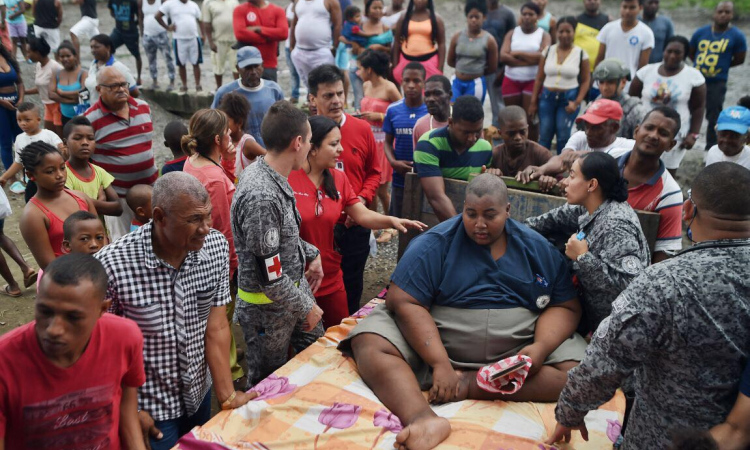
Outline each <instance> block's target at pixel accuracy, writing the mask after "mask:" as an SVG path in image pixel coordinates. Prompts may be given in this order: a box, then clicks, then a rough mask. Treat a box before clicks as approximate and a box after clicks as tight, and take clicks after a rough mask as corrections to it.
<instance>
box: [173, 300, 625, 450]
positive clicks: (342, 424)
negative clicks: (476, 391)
mask: <svg viewBox="0 0 750 450" xmlns="http://www.w3.org/2000/svg"><path fill="white" fill-rule="evenodd" d="M382 301H383V300H380V299H373V300H371V301H370V302H369V303H368V304H367V305H365V306H364V307H363V308H362V309H361V310H360V311H358V312H357V313H356V314H355V315H354V316H352V317H349V318H347V319H345V320H344V321H343V322H342V323H341V325H339V326H335V327H331V328H329V329H328V331H327V332H326V334H325V336H324V337H322V338H320V339H319V340H318V342H316V343H315V344H313V345H312V346H310V347H309V348H308V349H306V350H305V351H304V352H302V353H300V354H299V355H297V356H296V357H295V358H294V359H292V360H291V361H289V362H288V363H287V364H285V365H284V366H283V367H281V368H280V369H279V370H277V371H276V372H275V373H274V374H272V375H271V376H269V377H268V378H266V379H265V380H263V381H262V382H260V383H258V385H257V386H255V388H253V389H254V390H256V391H257V392H258V393H259V394H260V395H259V396H258V397H257V398H256V399H255V400H253V401H251V402H250V403H248V404H247V405H245V406H244V407H242V408H239V409H236V410H234V411H222V412H220V413H219V414H217V415H216V416H215V417H213V418H212V419H211V420H210V421H209V422H208V423H207V424H206V425H204V426H202V427H196V428H195V429H193V430H192V431H191V432H190V433H188V434H187V435H185V436H184V437H183V438H182V439H180V441H179V442H178V444H177V447H175V448H177V449H181V450H198V449H206V450H208V449H215V450H220V449H272V450H275V449H289V450H291V449H299V450H308V449H312V450H315V449H320V450H323V449H329V450H331V449H341V450H343V449H347V450H360V449H361V450H371V449H392V448H393V443H394V442H395V439H396V433H398V432H399V431H400V430H401V422H400V421H399V420H398V418H397V417H396V416H394V415H393V414H391V413H390V412H389V411H388V410H387V409H385V407H384V406H383V404H382V403H380V402H379V401H378V399H377V397H376V396H375V395H374V394H373V392H372V391H371V390H370V389H369V388H368V387H367V385H365V383H364V382H363V381H362V378H360V376H359V374H358V372H357V367H356V365H355V364H354V361H353V360H352V359H351V358H347V357H345V356H343V355H342V354H341V352H339V351H338V350H337V349H336V346H337V345H338V343H339V342H340V341H341V340H342V339H343V338H344V337H346V336H347V334H348V333H349V331H351V329H352V328H354V326H355V325H356V324H357V322H358V321H360V320H362V318H364V317H365V316H366V315H367V314H368V313H369V312H370V311H371V310H372V308H373V307H374V306H375V305H377V304H378V303H380V302H382ZM433 409H434V410H435V412H436V413H437V414H438V415H440V416H442V417H445V418H447V419H449V420H450V422H451V427H452V429H453V432H452V433H451V435H450V437H449V438H448V439H447V440H446V441H445V442H443V443H442V444H441V445H440V446H439V447H438V448H440V449H488V450H489V449H492V450H511V449H512V450H526V449H529V450H531V449H533V450H549V449H553V448H558V449H560V450H562V449H573V448H575V449H611V448H612V443H613V442H614V441H615V440H616V439H617V436H619V434H620V423H621V422H622V418H623V413H624V411H625V398H624V396H623V395H622V393H621V392H620V391H618V392H617V394H616V395H615V397H614V398H613V399H612V400H610V401H609V402H608V403H606V404H604V405H603V406H602V407H601V408H599V409H598V410H597V411H592V412H590V413H589V414H588V415H587V416H586V426H587V427H588V430H589V441H588V442H584V441H583V440H582V439H581V437H580V435H579V434H578V433H577V432H574V433H573V439H572V441H571V443H570V444H560V445H558V446H556V447H550V446H545V445H543V444H542V442H543V441H544V439H546V437H547V436H548V435H549V434H550V433H551V432H552V431H553V430H554V427H555V414H554V409H555V404H553V403H515V402H501V401H496V402H489V401H476V400H464V401H461V402H457V403H449V404H445V405H440V406H435V407H433Z"/></svg>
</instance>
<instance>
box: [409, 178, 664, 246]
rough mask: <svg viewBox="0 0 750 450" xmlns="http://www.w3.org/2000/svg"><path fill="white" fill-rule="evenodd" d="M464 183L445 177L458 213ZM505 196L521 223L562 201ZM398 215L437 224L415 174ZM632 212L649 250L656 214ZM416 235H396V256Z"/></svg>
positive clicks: (512, 192) (514, 193)
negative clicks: (635, 216) (644, 236)
mask: <svg viewBox="0 0 750 450" xmlns="http://www.w3.org/2000/svg"><path fill="white" fill-rule="evenodd" d="M503 178H505V177H503ZM514 181H515V180H514ZM468 184H469V183H468V182H467V181H460V180H450V179H445V193H446V195H448V198H450V200H451V201H452V202H453V206H454V207H455V208H456V211H458V212H461V211H462V210H463V208H464V197H465V195H466V194H465V193H466V186H467V185H468ZM508 197H509V200H510V204H511V207H510V208H511V209H510V215H511V217H512V218H514V219H515V220H518V221H519V222H523V221H524V220H526V219H527V218H529V217H536V216H539V215H542V214H544V213H546V212H547V211H550V210H551V209H554V208H557V207H559V206H562V205H564V204H565V203H566V200H565V198H563V197H557V196H554V195H548V194H542V193H538V192H530V191H527V190H518V189H508ZM402 214H403V216H404V217H405V218H407V219H414V220H420V221H422V222H424V223H426V224H427V225H429V226H430V227H433V226H435V225H437V224H438V223H439V221H438V219H437V216H436V215H435V212H434V211H433V209H432V207H431V206H430V202H428V201H427V198H426V197H425V196H424V192H423V191H422V184H421V183H420V181H419V177H418V176H417V174H415V173H409V174H407V175H406V181H405V187H404V206H403V210H402ZM636 214H638V219H639V220H640V222H641V228H642V229H643V233H644V234H645V235H646V240H647V241H648V245H649V247H650V248H651V251H652V252H653V250H654V245H655V243H656V233H657V231H658V228H659V218H660V217H659V214H657V213H652V212H646V211H636ZM418 234H419V233H418V232H416V231H409V232H408V233H406V234H402V235H401V236H400V238H399V246H398V257H399V258H401V255H403V253H404V251H405V250H406V246H407V245H408V244H409V242H410V241H411V240H412V239H414V238H415V237H416V236H417V235H418Z"/></svg>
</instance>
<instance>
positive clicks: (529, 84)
mask: <svg viewBox="0 0 750 450" xmlns="http://www.w3.org/2000/svg"><path fill="white" fill-rule="evenodd" d="M534 81H535V80H529V81H516V80H513V79H511V78H510V77H509V76H507V75H506V76H505V78H504V79H503V97H513V96H516V95H521V94H526V95H532V94H533V93H534Z"/></svg>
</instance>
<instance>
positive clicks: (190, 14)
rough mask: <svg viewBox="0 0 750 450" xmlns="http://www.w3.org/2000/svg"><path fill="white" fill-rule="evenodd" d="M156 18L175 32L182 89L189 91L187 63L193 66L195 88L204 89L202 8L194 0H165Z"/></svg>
mask: <svg viewBox="0 0 750 450" xmlns="http://www.w3.org/2000/svg"><path fill="white" fill-rule="evenodd" d="M164 17H166V18H167V19H169V20H170V21H171V24H170V25H167V24H166V23H165V22H164ZM155 19H156V21H157V22H159V25H161V26H162V27H164V28H165V29H166V30H167V31H171V32H172V33H173V35H172V38H173V39H174V49H175V59H176V61H175V62H176V63H177V66H178V67H179V68H180V81H182V87H181V88H180V91H182V92H187V90H188V88H187V67H186V65H187V64H192V66H193V76H194V77H195V90H196V91H202V90H203V88H202V87H201V66H200V65H201V63H203V53H202V52H201V47H202V46H203V45H202V44H203V43H202V40H201V34H200V33H199V31H200V30H202V29H203V27H201V24H200V20H201V9H200V8H199V7H198V5H197V4H196V3H195V2H194V1H193V0H178V1H175V2H164V3H162V5H161V6H160V7H159V12H158V13H156V16H155Z"/></svg>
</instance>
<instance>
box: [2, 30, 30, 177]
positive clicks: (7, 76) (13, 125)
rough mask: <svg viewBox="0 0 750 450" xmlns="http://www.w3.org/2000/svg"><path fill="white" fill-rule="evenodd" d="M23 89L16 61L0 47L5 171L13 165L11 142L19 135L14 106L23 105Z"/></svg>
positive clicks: (19, 129)
mask: <svg viewBox="0 0 750 450" xmlns="http://www.w3.org/2000/svg"><path fill="white" fill-rule="evenodd" d="M23 96H24V88H23V79H22V78H21V68H20V67H19V66H18V61H16V58H14V57H13V55H11V54H10V52H9V51H8V50H7V49H6V48H5V46H3V45H0V129H2V133H0V159H2V162H3V167H5V170H8V169H10V166H12V165H13V142H14V141H15V140H16V136H18V135H19V134H21V128H20V127H19V126H18V122H17V121H16V105H17V104H19V103H23Z"/></svg>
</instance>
